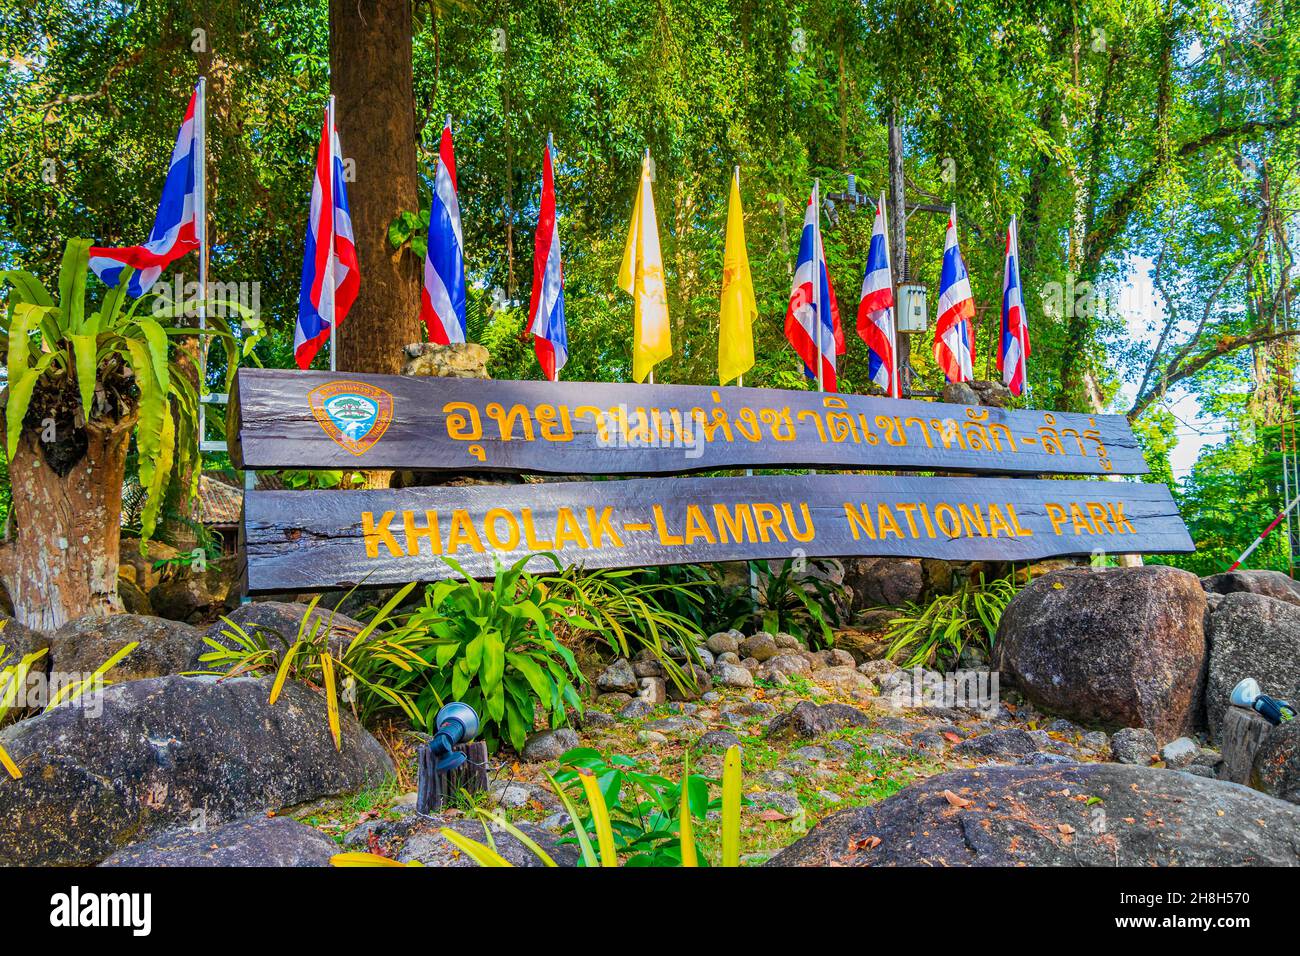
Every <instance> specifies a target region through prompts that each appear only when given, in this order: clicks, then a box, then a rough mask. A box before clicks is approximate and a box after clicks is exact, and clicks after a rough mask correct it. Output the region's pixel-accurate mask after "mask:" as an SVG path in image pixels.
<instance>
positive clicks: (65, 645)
mask: <svg viewBox="0 0 1300 956" xmlns="http://www.w3.org/2000/svg"><path fill="white" fill-rule="evenodd" d="M7 634H8V631H7V630H6V631H5V632H4V633H3V634H0V641H3V640H4V639H5V637H6V636H7ZM132 642H135V643H138V644H139V647H137V648H136V649H135V650H133V651H132V652H131V653H130V654H128V655H127V656H126V657H125V658H123V659H122V661H121V662H120V663H119V664H117V665H116V666H115V667H114V668H113V669H112V671H110V672H109V674H108V680H109V681H111V682H113V683H115V684H121V683H124V682H125V681H129V680H143V679H145V678H149V677H165V676H166V675H168V674H179V673H180V672H181V671H187V670H197V669H199V668H200V667H203V666H204V665H201V664H200V663H199V655H200V654H202V653H204V652H205V651H207V650H209V648H208V646H207V645H206V644H204V643H203V632H202V631H200V630H199V629H198V628H197V627H192V626H190V625H189V624H184V623H182V622H180V621H167V620H164V619H163V618H160V617H141V616H137V615H135V614H114V615H113V616H111V617H98V616H92V615H86V616H85V617H79V618H77V619H76V620H75V621H69V622H68V623H67V624H65V625H63V627H61V628H59V629H58V630H57V631H55V632H54V634H53V636H51V637H50V653H49V659H50V669H51V670H52V671H57V672H59V673H60V674H64V675H70V674H90V673H92V672H94V671H95V670H96V669H97V668H99V667H101V666H102V665H103V664H104V662H105V661H107V660H108V659H109V658H110V657H112V656H113V655H114V654H116V653H117V652H118V651H120V650H121V649H122V648H123V647H125V646H126V645H127V644H130V643H132Z"/></svg>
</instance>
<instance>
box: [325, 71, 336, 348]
mask: <svg viewBox="0 0 1300 956" xmlns="http://www.w3.org/2000/svg"><path fill="white" fill-rule="evenodd" d="M325 117H326V123H325V125H326V126H328V127H329V129H328V130H327V131H326V135H327V136H328V137H329V167H328V171H327V173H326V175H328V176H329V202H330V204H331V211H330V221H331V222H334V215H335V213H334V211H333V210H334V209H336V208H337V207H338V203H337V201H336V198H335V196H334V159H335V156H334V94H333V93H331V94H330V99H329V106H327V107H326V113H325ZM337 232H338V223H334V228H333V229H331V230H330V253H329V258H328V260H327V263H328V264H327V265H326V266H325V281H326V282H328V283H329V284H330V314H329V315H328V316H327V320H328V321H329V324H330V371H331V372H333V371H335V370H336V369H337V368H338V359H337V351H338V336H337V335H336V334H335V333H336V331H337V329H336V326H337V325H338V323H337V322H335V321H334V319H335V314H336V312H337V310H338V303H337V302H336V301H335V298H334V297H335V294H336V293H337V292H338V287H337V286H336V285H335V283H334V236H335V235H336V233H337Z"/></svg>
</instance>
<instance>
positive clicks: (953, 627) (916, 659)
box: [886, 574, 1017, 671]
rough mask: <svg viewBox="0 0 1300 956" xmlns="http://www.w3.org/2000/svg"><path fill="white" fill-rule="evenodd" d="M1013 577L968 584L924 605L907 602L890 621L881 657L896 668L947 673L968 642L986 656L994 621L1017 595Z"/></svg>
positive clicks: (993, 632)
mask: <svg viewBox="0 0 1300 956" xmlns="http://www.w3.org/2000/svg"><path fill="white" fill-rule="evenodd" d="M1016 591H1017V588H1016V585H1015V583H1014V580H1013V578H1012V577H1005V578H996V579H994V580H993V581H989V582H985V580H984V575H983V574H981V575H980V577H979V584H978V585H975V584H969V585H968V586H966V587H963V588H961V589H960V590H958V591H956V592H954V593H952V594H944V595H940V596H939V597H936V598H934V599H933V600H931V601H930V602H929V603H928V604H924V605H921V604H915V603H913V602H908V603H907V604H906V605H904V606H903V607H902V608H901V609H900V610H901V613H900V614H899V615H898V617H896V618H894V619H893V620H891V621H890V622H889V630H888V631H887V633H886V637H887V638H888V640H889V650H888V651H887V652H886V657H887V658H888V659H889V660H892V661H896V662H898V663H899V665H900V666H901V667H904V668H911V667H928V668H936V669H938V670H943V671H946V670H949V669H951V668H953V667H955V666H956V665H957V662H958V661H959V660H960V659H961V652H962V649H963V648H964V647H966V645H967V644H970V643H974V644H975V645H976V646H978V647H980V648H981V649H982V650H983V651H984V652H985V654H987V653H988V652H989V651H991V650H992V649H993V640H994V638H995V637H996V636H997V633H998V622H999V621H1001V620H1002V612H1003V611H1005V610H1006V608H1007V605H1008V604H1010V603H1011V599H1012V598H1013V597H1015V596H1016Z"/></svg>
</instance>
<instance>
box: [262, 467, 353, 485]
mask: <svg viewBox="0 0 1300 956" xmlns="http://www.w3.org/2000/svg"><path fill="white" fill-rule="evenodd" d="M279 475H280V480H281V481H283V482H284V485H285V487H286V488H292V489H294V490H295V491H299V490H311V491H332V490H334V489H336V488H356V487H359V486H361V485H363V484H365V481H366V479H365V476H364V475H362V474H361V473H360V472H357V471H339V470H337V469H318V470H312V469H306V468H297V469H288V470H285V471H281V472H279Z"/></svg>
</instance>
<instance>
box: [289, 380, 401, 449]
mask: <svg viewBox="0 0 1300 956" xmlns="http://www.w3.org/2000/svg"><path fill="white" fill-rule="evenodd" d="M307 400H308V401H309V402H310V403H311V411H312V414H313V415H315V416H316V421H318V422H319V423H320V427H321V428H323V429H324V430H325V434H327V435H329V436H330V438H332V439H334V441H335V442H336V443H337V444H338V445H340V446H342V447H343V448H345V449H347V451H349V452H351V453H352V454H354V455H364V454H365V453H366V452H367V451H368V450H369V449H370V448H371V447H372V446H373V445H374V444H375V442H377V441H379V439H380V438H382V437H383V435H384V432H385V431H387V430H388V426H389V423H391V422H392V420H393V396H392V395H391V394H389V393H388V392H386V391H384V390H383V389H382V388H378V387H376V386H374V385H367V384H366V383H365V382H326V383H325V384H324V385H318V386H317V387H316V388H313V389H312V390H311V391H310V392H308V393H307Z"/></svg>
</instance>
